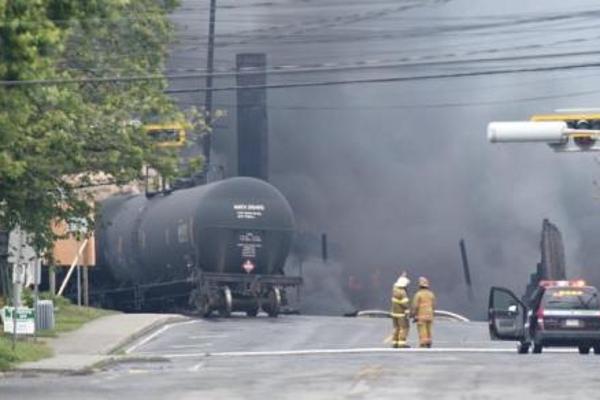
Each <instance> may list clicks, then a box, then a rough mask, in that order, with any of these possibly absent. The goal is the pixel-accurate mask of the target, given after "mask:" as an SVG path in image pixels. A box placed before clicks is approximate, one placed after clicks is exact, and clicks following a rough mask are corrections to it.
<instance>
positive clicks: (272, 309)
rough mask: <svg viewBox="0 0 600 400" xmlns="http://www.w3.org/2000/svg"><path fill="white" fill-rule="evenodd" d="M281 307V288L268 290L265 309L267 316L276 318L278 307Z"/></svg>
mask: <svg viewBox="0 0 600 400" xmlns="http://www.w3.org/2000/svg"><path fill="white" fill-rule="evenodd" d="M280 308H281V290H280V289H279V288H277V287H274V288H272V289H271V290H270V291H269V295H268V297H267V309H266V310H265V311H266V312H267V314H268V315H269V317H271V318H276V317H277V316H278V315H279V309H280Z"/></svg>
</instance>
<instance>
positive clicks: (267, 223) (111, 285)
mask: <svg viewBox="0 0 600 400" xmlns="http://www.w3.org/2000/svg"><path fill="white" fill-rule="evenodd" d="M294 226H295V221H294V213H293V211H292V208H291V206H290V204H289V202H288V201H287V199H286V198H285V197H284V196H283V194H282V193H281V192H280V191H279V190H278V189H277V188H275V187H274V186H273V185H271V184H270V183H268V182H266V181H263V180H260V179H256V178H252V177H233V178H228V179H224V180H221V181H217V182H212V183H208V184H204V185H200V186H194V187H190V188H184V189H178V190H173V191H165V192H162V193H158V194H155V195H153V196H147V195H145V194H130V195H117V196H113V197H110V198H108V199H107V200H105V201H104V202H102V203H101V205H100V210H99V215H98V217H97V220H96V232H95V235H96V255H97V265H98V268H95V269H94V273H93V274H94V275H93V276H92V277H91V280H92V287H93V288H94V289H93V290H92V291H91V293H90V296H91V297H92V298H95V299H96V303H100V304H103V305H105V306H109V307H111V306H112V307H113V308H127V307H123V305H124V304H128V305H129V306H131V307H130V308H133V309H136V310H144V309H147V308H148V306H151V305H152V304H153V303H154V306H156V305H157V304H158V305H163V306H166V305H168V304H176V303H178V302H177V301H176V300H177V299H179V303H180V302H181V300H182V299H183V300H186V301H187V304H188V305H189V306H191V307H192V309H193V310H196V311H197V312H198V313H200V314H201V315H202V316H204V317H209V316H211V315H212V314H213V313H214V312H218V313H219V315H220V316H224V317H228V316H230V315H231V313H232V312H235V311H242V312H245V313H246V314H247V315H248V316H256V315H257V314H258V312H259V310H261V309H262V310H263V311H265V312H266V313H267V314H268V315H269V316H271V317H276V316H277V315H278V314H279V313H280V312H281V310H282V308H283V307H285V306H286V305H287V295H286V290H287V289H288V288H292V287H298V286H299V285H301V284H302V278H301V277H299V276H287V275H286V274H285V273H284V265H285V261H286V258H287V256H288V253H289V252H290V248H291V245H292V239H293V235H294ZM119 303H120V305H121V306H119Z"/></svg>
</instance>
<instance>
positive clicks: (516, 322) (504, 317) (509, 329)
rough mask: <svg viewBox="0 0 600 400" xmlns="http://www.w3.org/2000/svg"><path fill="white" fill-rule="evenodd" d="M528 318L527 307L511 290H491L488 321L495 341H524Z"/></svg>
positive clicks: (498, 288) (493, 288)
mask: <svg viewBox="0 0 600 400" xmlns="http://www.w3.org/2000/svg"><path fill="white" fill-rule="evenodd" d="M526 318H527V309H526V307H525V305H524V304H523V303H522V302H521V301H520V300H519V299H518V298H517V296H515V295H514V294H513V293H512V292H511V291H510V290H508V289H504V288H500V287H492V288H491V289H490V300H489V308H488V320H489V324H490V336H491V338H492V339H493V340H523V339H524V337H525V319H526Z"/></svg>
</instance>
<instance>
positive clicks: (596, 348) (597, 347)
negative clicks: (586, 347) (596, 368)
mask: <svg viewBox="0 0 600 400" xmlns="http://www.w3.org/2000/svg"><path fill="white" fill-rule="evenodd" d="M594 354H596V355H598V356H600V344H595V345H594Z"/></svg>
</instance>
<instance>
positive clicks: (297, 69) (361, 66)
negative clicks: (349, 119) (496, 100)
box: [0, 50, 600, 91]
mask: <svg viewBox="0 0 600 400" xmlns="http://www.w3.org/2000/svg"><path fill="white" fill-rule="evenodd" d="M599 54H600V51H596V50H592V51H581V52H572V53H551V54H538V55H524V56H508V57H496V58H473V59H463V60H443V61H417V62H399V63H385V62H383V63H381V62H380V63H376V62H369V61H359V62H357V63H354V64H346V65H344V64H337V65H336V64H328V63H324V64H317V65H315V66H276V67H271V68H268V69H266V70H258V69H251V68H248V69H247V70H244V71H233V70H232V71H224V72H213V73H208V72H204V73H189V74H174V75H169V74H166V75H165V74H159V73H156V74H150V75H138V76H121V77H119V76H117V77H115V76H109V77H95V78H69V79H33V80H21V81H7V80H3V81H0V86H8V87H10V86H31V85H62V84H79V83H107V82H109V83H114V82H137V81H155V80H165V79H171V80H176V79H197V78H205V77H208V76H211V77H233V76H237V75H246V74H254V73H257V72H266V73H268V74H271V75H280V74H296V73H309V72H339V71H350V70H366V69H387V68H398V67H423V66H446V65H456V64H468V63H483V62H503V61H524V60H538V59H546V58H558V57H577V56H591V55H599ZM375 61H380V60H375ZM596 65H597V63H589V64H573V65H572V66H558V67H536V68H538V69H532V70H533V71H545V70H553V69H574V68H586V67H593V66H596ZM545 68H549V69H545ZM517 71H518V70H517ZM524 71H525V72H527V71H528V69H524ZM311 86H313V85H311ZM193 90H194V91H206V90H210V89H193ZM215 90H217V89H215Z"/></svg>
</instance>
